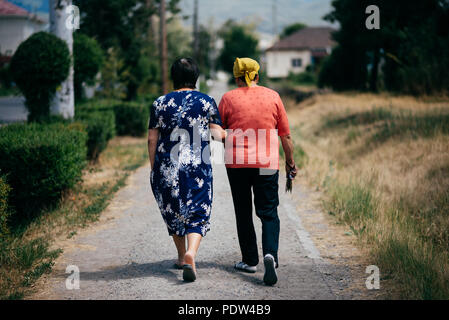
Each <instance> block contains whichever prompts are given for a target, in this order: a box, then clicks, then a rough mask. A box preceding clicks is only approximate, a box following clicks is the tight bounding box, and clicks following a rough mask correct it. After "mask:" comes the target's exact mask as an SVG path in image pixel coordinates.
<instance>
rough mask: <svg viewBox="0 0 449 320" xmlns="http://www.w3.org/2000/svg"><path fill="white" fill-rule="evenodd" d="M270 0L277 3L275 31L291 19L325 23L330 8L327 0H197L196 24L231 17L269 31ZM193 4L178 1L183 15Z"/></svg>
mask: <svg viewBox="0 0 449 320" xmlns="http://www.w3.org/2000/svg"><path fill="white" fill-rule="evenodd" d="M273 2H276V3H277V8H278V9H277V20H278V30H279V31H281V30H282V28H283V27H285V26H286V25H288V24H291V23H294V22H303V23H305V24H307V25H309V26H322V25H329V23H328V22H326V21H324V20H323V19H322V18H323V16H324V15H325V14H327V13H328V12H330V11H331V4H330V3H331V0H247V1H244V0H243V1H242V0H199V8H200V23H203V24H206V25H207V24H208V22H209V21H210V20H211V19H213V21H214V24H215V27H218V26H219V25H221V24H222V23H223V22H224V21H226V20H228V19H230V18H234V19H235V20H237V21H248V22H258V31H260V32H263V33H271V32H272V30H273V23H272V20H273V10H272V9H273ZM193 3H194V0H181V2H180V6H181V8H182V10H183V14H188V15H191V14H192V12H193ZM187 23H191V20H188V21H187Z"/></svg>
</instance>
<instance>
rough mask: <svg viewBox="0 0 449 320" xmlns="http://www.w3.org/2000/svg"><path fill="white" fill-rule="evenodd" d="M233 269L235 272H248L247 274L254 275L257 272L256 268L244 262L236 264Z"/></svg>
mask: <svg viewBox="0 0 449 320" xmlns="http://www.w3.org/2000/svg"><path fill="white" fill-rule="evenodd" d="M234 268H235V269H237V270H241V271H245V272H249V273H255V272H256V271H257V267H256V266H249V265H247V264H246V263H245V262H239V263H236V264H235V266H234Z"/></svg>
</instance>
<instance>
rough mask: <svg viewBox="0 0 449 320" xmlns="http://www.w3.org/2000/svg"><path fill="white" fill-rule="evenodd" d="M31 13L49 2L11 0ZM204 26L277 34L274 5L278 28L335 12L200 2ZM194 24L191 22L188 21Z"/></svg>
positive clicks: (298, 3) (296, 5)
mask: <svg viewBox="0 0 449 320" xmlns="http://www.w3.org/2000/svg"><path fill="white" fill-rule="evenodd" d="M10 1H11V2H13V3H15V4H18V5H20V6H22V7H25V8H27V9H28V10H30V11H31V10H33V11H35V12H36V11H37V12H39V11H44V12H48V2H49V1H48V0H10ZM198 2H199V12H200V23H202V24H205V25H208V24H209V23H210V22H211V21H213V22H214V26H215V28H217V27H219V26H220V25H221V24H222V23H223V22H225V21H226V20H228V19H231V18H232V19H234V20H237V21H240V22H255V23H257V25H258V28H257V29H258V31H260V32H263V33H268V34H271V33H272V32H273V3H276V4H277V15H276V17H277V25H278V31H279V32H280V31H281V30H282V28H283V27H285V26H286V25H288V24H291V23H295V22H303V23H305V24H307V25H309V26H322V25H329V23H328V22H326V21H323V19H322V18H323V16H324V15H325V14H326V13H328V12H330V11H331V5H330V3H331V0H198ZM193 3H194V0H181V1H180V7H181V9H182V14H183V15H188V16H192V13H193ZM185 23H186V25H189V26H190V25H191V24H192V21H191V19H189V20H186V21H185Z"/></svg>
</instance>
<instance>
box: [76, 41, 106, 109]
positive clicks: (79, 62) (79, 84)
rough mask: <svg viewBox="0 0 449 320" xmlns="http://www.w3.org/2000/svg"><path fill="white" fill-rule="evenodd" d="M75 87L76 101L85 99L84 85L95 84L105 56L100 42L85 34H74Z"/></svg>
mask: <svg viewBox="0 0 449 320" xmlns="http://www.w3.org/2000/svg"><path fill="white" fill-rule="evenodd" d="M73 58H74V71H75V78H74V85H75V99H76V101H80V100H82V99H83V97H84V92H83V83H84V82H86V83H87V84H89V85H92V84H94V79H95V76H96V75H97V73H98V72H99V71H100V68H101V66H102V65H103V61H104V55H103V51H102V50H101V47H100V45H99V44H98V42H97V41H96V40H95V39H93V38H90V37H88V36H86V35H85V34H82V33H79V32H75V33H74V34H73Z"/></svg>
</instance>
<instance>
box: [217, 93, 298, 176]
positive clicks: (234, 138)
mask: <svg viewBox="0 0 449 320" xmlns="http://www.w3.org/2000/svg"><path fill="white" fill-rule="evenodd" d="M219 112H220V116H221V119H222V122H223V129H227V131H228V137H227V138H226V143H225V164H226V167H228V168H267V169H275V170H278V169H279V139H278V136H280V137H282V136H286V135H289V134H290V128H289V125H288V118H287V113H286V112H285V108H284V104H283V103H282V100H281V98H280V96H279V94H278V93H277V92H276V91H274V90H271V89H268V88H266V87H262V86H253V87H243V88H237V89H234V90H232V91H229V92H227V93H226V94H225V95H223V98H222V99H221V102H220V105H219Z"/></svg>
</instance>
